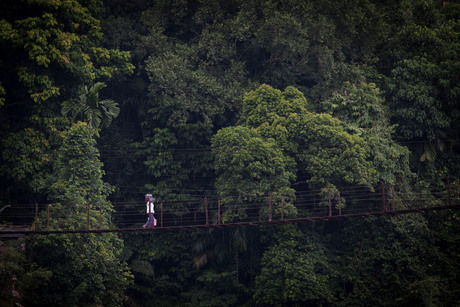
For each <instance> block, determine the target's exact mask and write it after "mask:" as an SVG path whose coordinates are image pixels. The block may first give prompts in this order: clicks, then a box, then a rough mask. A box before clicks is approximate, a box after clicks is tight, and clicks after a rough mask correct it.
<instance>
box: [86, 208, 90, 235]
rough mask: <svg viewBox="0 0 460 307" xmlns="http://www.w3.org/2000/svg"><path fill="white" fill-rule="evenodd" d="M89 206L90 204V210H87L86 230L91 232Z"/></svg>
mask: <svg viewBox="0 0 460 307" xmlns="http://www.w3.org/2000/svg"><path fill="white" fill-rule="evenodd" d="M89 206H90V204H89V203H88V209H87V210H86V230H89Z"/></svg>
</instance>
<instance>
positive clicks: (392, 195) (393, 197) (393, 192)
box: [391, 185, 395, 211]
mask: <svg viewBox="0 0 460 307" xmlns="http://www.w3.org/2000/svg"><path fill="white" fill-rule="evenodd" d="M391 209H392V210H393V211H395V186H394V185H391Z"/></svg>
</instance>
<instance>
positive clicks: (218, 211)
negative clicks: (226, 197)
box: [217, 199, 220, 224]
mask: <svg viewBox="0 0 460 307" xmlns="http://www.w3.org/2000/svg"><path fill="white" fill-rule="evenodd" d="M217 224H220V199H218V200H217Z"/></svg>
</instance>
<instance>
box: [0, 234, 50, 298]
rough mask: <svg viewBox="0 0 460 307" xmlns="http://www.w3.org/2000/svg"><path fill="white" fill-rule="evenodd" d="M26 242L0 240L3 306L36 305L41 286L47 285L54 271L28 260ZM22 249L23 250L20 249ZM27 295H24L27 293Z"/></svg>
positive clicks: (0, 276) (0, 284)
mask: <svg viewBox="0 0 460 307" xmlns="http://www.w3.org/2000/svg"><path fill="white" fill-rule="evenodd" d="M24 248H25V245H24V243H22V244H21V247H20V246H19V243H18V244H16V245H14V244H7V243H4V242H0V289H1V291H2V296H1V298H0V304H1V305H2V306H12V305H20V304H24V305H36V304H37V302H38V300H37V295H39V291H38V290H39V289H40V287H43V286H46V285H47V284H48V282H49V281H50V279H51V278H52V272H50V271H47V270H44V269H42V268H40V267H38V266H37V264H35V263H32V262H29V261H27V258H26V255H25V253H24V251H23V249H24ZM20 249H22V251H21V250H20ZM26 293H27V295H24V294H26Z"/></svg>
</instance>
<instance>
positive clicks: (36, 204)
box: [35, 203, 38, 231]
mask: <svg viewBox="0 0 460 307" xmlns="http://www.w3.org/2000/svg"><path fill="white" fill-rule="evenodd" d="M37 226H38V203H35V231H37Z"/></svg>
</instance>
